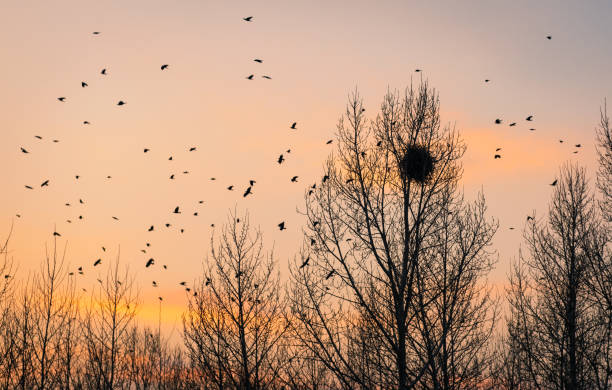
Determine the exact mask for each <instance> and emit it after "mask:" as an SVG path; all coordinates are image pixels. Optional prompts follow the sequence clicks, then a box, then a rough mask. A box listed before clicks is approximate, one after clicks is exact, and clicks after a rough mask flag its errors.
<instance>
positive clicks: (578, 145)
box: [574, 144, 582, 148]
mask: <svg viewBox="0 0 612 390" xmlns="http://www.w3.org/2000/svg"><path fill="white" fill-rule="evenodd" d="M574 146H576V147H577V148H579V147H581V146H582V145H580V144H576V145H574Z"/></svg>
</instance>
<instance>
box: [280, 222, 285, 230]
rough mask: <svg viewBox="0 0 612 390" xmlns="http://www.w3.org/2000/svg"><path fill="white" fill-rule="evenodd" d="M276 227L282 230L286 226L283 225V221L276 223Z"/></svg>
mask: <svg viewBox="0 0 612 390" xmlns="http://www.w3.org/2000/svg"><path fill="white" fill-rule="evenodd" d="M278 228H279V229H280V230H281V231H282V230H285V229H286V227H285V221H283V222H281V223H279V224H278Z"/></svg>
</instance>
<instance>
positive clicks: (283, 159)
mask: <svg viewBox="0 0 612 390" xmlns="http://www.w3.org/2000/svg"><path fill="white" fill-rule="evenodd" d="M283 161H285V158H284V157H283V155H282V154H281V155H280V156H278V163H279V164H282V163H283Z"/></svg>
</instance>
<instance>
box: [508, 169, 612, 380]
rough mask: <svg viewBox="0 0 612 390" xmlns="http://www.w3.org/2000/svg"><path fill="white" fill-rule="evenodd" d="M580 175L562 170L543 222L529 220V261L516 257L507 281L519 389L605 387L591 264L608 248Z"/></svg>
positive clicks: (601, 310)
mask: <svg viewBox="0 0 612 390" xmlns="http://www.w3.org/2000/svg"><path fill="white" fill-rule="evenodd" d="M585 176H586V172H585V170H584V169H582V168H579V167H577V166H572V165H565V166H564V167H562V169H561V171H560V178H559V180H558V185H557V187H556V188H555V191H554V194H553V197H552V203H551V205H550V208H549V212H548V220H547V221H537V220H535V219H534V220H532V221H531V222H528V225H527V228H526V230H525V233H524V235H525V241H526V243H527V246H528V249H529V256H528V257H523V255H522V254H521V256H520V261H519V263H518V264H517V265H515V268H514V271H513V274H512V276H511V278H510V285H511V288H510V291H509V300H510V305H511V314H510V318H509V322H508V345H509V351H508V352H509V354H510V356H509V359H510V360H511V361H512V362H514V363H515V364H517V365H518V366H517V367H515V368H514V369H513V372H514V373H515V375H516V377H515V378H514V379H513V382H514V383H517V384H519V385H520V387H519V388H521V389H523V388H528V389H530V388H534V389H564V390H565V389H573V390H577V389H609V388H610V386H611V385H612V383H611V382H610V375H611V371H610V347H611V342H612V338H611V333H610V318H611V315H612V312H611V311H610V310H609V307H608V308H607V309H606V308H605V304H604V305H603V306H602V305H600V304H599V303H598V301H599V299H600V297H601V296H599V297H598V294H597V293H596V291H595V290H594V288H595V287H596V286H597V288H598V286H599V283H600V282H601V280H598V279H600V275H598V272H599V270H598V269H596V268H594V267H593V265H594V264H596V262H597V261H598V260H597V259H595V258H594V254H599V255H601V254H602V253H603V250H604V246H605V245H607V244H606V241H605V239H604V240H603V241H602V237H601V235H600V233H601V229H600V222H599V221H601V218H600V217H599V215H598V214H597V208H596V207H594V200H593V198H592V195H591V194H590V191H589V189H588V185H587V181H586V177H585ZM608 262H609V259H608ZM607 275H608V277H609V275H610V274H609V272H608V274H607ZM605 283H606V284H607V286H609V284H610V280H607V281H606V282H605ZM606 288H608V287H606ZM603 294H604V295H605V294H609V290H608V292H607V293H603ZM511 354H514V355H515V356H511Z"/></svg>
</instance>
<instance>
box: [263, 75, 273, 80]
mask: <svg viewBox="0 0 612 390" xmlns="http://www.w3.org/2000/svg"><path fill="white" fill-rule="evenodd" d="M261 77H262V78H264V79H267V80H272V77H270V76H266V75H263V76H261Z"/></svg>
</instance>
